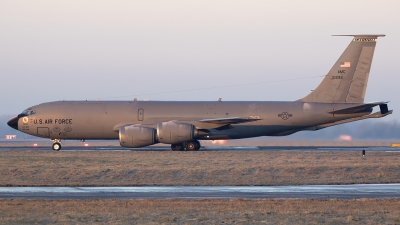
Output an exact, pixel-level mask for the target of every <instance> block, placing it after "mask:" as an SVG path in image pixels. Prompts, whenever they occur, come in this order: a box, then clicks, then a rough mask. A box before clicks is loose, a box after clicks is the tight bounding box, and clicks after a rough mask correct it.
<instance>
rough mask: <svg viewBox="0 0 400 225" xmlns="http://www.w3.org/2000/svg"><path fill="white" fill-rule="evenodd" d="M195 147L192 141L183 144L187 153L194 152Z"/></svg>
mask: <svg viewBox="0 0 400 225" xmlns="http://www.w3.org/2000/svg"><path fill="white" fill-rule="evenodd" d="M196 147H197V143H196V142H194V141H188V142H186V144H185V148H186V150H188V151H193V150H196Z"/></svg>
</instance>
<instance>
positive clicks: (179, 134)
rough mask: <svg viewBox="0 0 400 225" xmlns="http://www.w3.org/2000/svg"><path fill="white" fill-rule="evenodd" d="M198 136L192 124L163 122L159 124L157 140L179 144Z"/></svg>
mask: <svg viewBox="0 0 400 225" xmlns="http://www.w3.org/2000/svg"><path fill="white" fill-rule="evenodd" d="M196 136H197V129H196V127H195V126H193V125H192V124H186V123H174V122H163V123H158V124H157V140H158V142H160V143H164V144H178V143H182V142H185V141H191V140H193V139H194V138H195V137H196Z"/></svg>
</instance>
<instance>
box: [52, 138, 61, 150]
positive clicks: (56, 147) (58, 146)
mask: <svg viewBox="0 0 400 225" xmlns="http://www.w3.org/2000/svg"><path fill="white" fill-rule="evenodd" d="M53 142H54V144H53V146H52V149H53V150H54V151H60V149H61V140H60V139H53Z"/></svg>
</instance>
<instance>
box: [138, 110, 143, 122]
mask: <svg viewBox="0 0 400 225" xmlns="http://www.w3.org/2000/svg"><path fill="white" fill-rule="evenodd" d="M143 119H144V109H138V121H143Z"/></svg>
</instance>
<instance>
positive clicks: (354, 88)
mask: <svg viewBox="0 0 400 225" xmlns="http://www.w3.org/2000/svg"><path fill="white" fill-rule="evenodd" d="M334 36H352V37H354V38H353V40H352V41H351V42H350V44H349V46H347V48H346V50H345V51H344V52H343V54H342V55H341V56H340V57H339V59H338V60H337V61H336V63H335V64H334V65H333V67H332V69H331V70H330V71H329V73H328V74H327V75H326V76H325V78H324V79H323V80H322V82H321V83H320V84H319V85H318V87H317V88H316V89H315V90H314V91H312V92H311V93H310V94H309V95H307V96H306V97H304V98H302V99H299V100H298V101H300V102H327V103H328V102H329V103H363V102H364V96H365V91H366V89H367V83H368V76H369V71H370V69H371V63H372V57H373V55H374V50H375V45H376V41H377V40H378V37H384V36H385V35H383V34H363V35H334Z"/></svg>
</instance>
